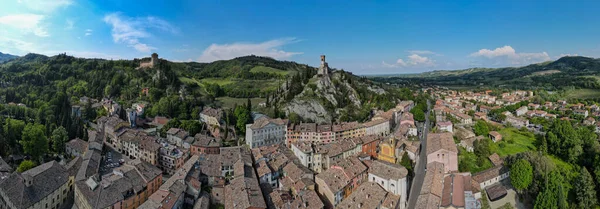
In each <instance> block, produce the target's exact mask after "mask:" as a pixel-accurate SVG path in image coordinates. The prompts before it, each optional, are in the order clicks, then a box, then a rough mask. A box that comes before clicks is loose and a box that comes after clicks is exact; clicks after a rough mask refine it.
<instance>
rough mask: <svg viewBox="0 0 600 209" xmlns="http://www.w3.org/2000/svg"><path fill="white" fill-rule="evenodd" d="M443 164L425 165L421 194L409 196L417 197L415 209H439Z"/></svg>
mask: <svg viewBox="0 0 600 209" xmlns="http://www.w3.org/2000/svg"><path fill="white" fill-rule="evenodd" d="M445 170H447V169H445V168H444V164H443V163H440V162H431V163H427V172H426V173H425V179H424V180H423V184H422V186H421V193H419V194H411V195H419V196H418V197H417V203H416V205H415V208H419V209H439V207H440V204H441V201H442V193H443V188H444V184H443V181H444V173H445V172H444V171H445Z"/></svg>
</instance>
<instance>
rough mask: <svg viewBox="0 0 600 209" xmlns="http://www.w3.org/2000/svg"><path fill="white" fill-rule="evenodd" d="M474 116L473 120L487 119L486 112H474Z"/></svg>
mask: <svg viewBox="0 0 600 209" xmlns="http://www.w3.org/2000/svg"><path fill="white" fill-rule="evenodd" d="M474 116H475V120H487V114H486V113H484V112H476V113H475V114H474Z"/></svg>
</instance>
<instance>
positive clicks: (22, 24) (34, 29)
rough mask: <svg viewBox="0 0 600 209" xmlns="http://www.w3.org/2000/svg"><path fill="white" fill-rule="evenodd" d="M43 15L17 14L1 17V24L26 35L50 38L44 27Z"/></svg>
mask: <svg viewBox="0 0 600 209" xmlns="http://www.w3.org/2000/svg"><path fill="white" fill-rule="evenodd" d="M43 19H44V16H43V15H36V14H15V15H6V16H0V24H2V25H6V26H9V27H12V28H16V29H18V30H21V31H22V32H24V33H33V34H35V35H36V36H39V37H47V36H50V34H48V31H47V30H46V27H44V26H42V23H41V22H42V20H43Z"/></svg>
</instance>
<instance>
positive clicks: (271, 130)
mask: <svg viewBox="0 0 600 209" xmlns="http://www.w3.org/2000/svg"><path fill="white" fill-rule="evenodd" d="M286 129H287V120H282V119H280V118H277V119H270V118H268V117H261V118H260V119H258V120H256V121H254V123H253V124H247V125H246V144H247V145H248V146H250V148H255V147H260V146H269V145H273V144H280V143H284V142H285V138H286V137H285V132H286Z"/></svg>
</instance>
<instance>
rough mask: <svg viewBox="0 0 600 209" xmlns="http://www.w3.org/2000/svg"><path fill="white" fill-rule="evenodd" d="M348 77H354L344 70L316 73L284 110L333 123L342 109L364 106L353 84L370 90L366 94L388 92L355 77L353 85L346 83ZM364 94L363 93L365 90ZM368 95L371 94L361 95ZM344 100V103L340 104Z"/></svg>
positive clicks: (310, 118)
mask: <svg viewBox="0 0 600 209" xmlns="http://www.w3.org/2000/svg"><path fill="white" fill-rule="evenodd" d="M345 76H352V75H350V74H346V73H344V72H334V73H332V74H330V75H329V76H320V75H317V76H315V77H314V78H313V79H311V80H310V82H309V83H308V84H307V85H306V86H305V87H304V90H303V91H302V92H301V93H300V94H298V95H296V96H295V97H294V99H293V100H292V101H291V102H288V103H287V104H286V105H285V106H284V109H285V111H286V113H287V114H290V113H296V114H298V115H299V116H300V117H302V118H304V119H305V120H312V121H314V122H317V123H322V122H327V123H328V122H331V121H332V120H334V121H335V120H336V119H337V116H339V113H340V112H343V111H341V110H343V108H338V107H339V106H346V105H348V104H353V105H354V106H355V107H357V108H362V102H361V95H359V93H358V91H357V90H356V89H354V87H353V86H357V87H358V88H362V89H363V91H364V90H367V91H368V92H370V93H367V94H371V93H372V94H385V93H386V91H385V90H384V89H381V88H379V87H377V86H371V85H369V84H367V83H362V82H360V81H357V80H358V79H357V80H353V82H358V83H353V84H354V85H352V84H350V83H348V82H347V80H348V79H344V78H347V77H345ZM363 93H364V92H363ZM362 97H365V98H366V97H368V95H362ZM340 102H343V103H344V105H338V104H339V103H340Z"/></svg>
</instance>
